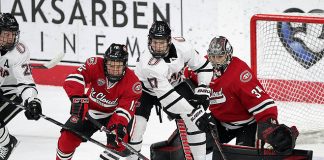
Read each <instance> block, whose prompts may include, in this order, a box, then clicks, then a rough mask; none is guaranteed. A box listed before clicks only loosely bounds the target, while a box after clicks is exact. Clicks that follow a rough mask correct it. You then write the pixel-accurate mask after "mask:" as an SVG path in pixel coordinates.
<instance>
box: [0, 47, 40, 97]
mask: <svg viewBox="0 0 324 160" xmlns="http://www.w3.org/2000/svg"><path fill="white" fill-rule="evenodd" d="M29 61H30V53H29V50H28V49H27V47H26V45H25V44H23V43H21V42H20V43H18V44H17V45H16V47H15V48H14V49H13V50H11V51H8V52H7V53H6V54H5V55H3V56H1V57H0V74H1V75H0V86H1V89H2V91H3V92H4V94H5V95H6V94H16V95H17V96H21V98H22V99H23V101H25V100H26V99H27V98H29V97H37V90H36V87H35V83H34V80H33V77H32V74H31V66H30V63H29Z"/></svg>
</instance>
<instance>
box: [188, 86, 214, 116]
mask: <svg viewBox="0 0 324 160" xmlns="http://www.w3.org/2000/svg"><path fill="white" fill-rule="evenodd" d="M210 93H211V89H210V88H208V87H207V86H206V85H199V86H198V87H197V88H195V93H194V97H193V98H192V99H190V100H189V103H190V104H191V105H192V106H193V107H195V108H197V107H198V106H199V105H202V106H203V107H204V109H205V110H206V109H207V108H208V107H209V98H210Z"/></svg>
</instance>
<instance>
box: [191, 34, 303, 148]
mask: <svg viewBox="0 0 324 160" xmlns="http://www.w3.org/2000/svg"><path fill="white" fill-rule="evenodd" d="M207 53H208V60H209V61H210V62H211V63H212V65H213V67H214V77H213V80H212V81H211V83H210V88H211V89H212V93H211V96H210V106H209V110H210V111H211V115H212V117H213V118H214V120H216V126H217V130H218V134H219V140H220V142H221V143H228V142H229V141H231V140H232V139H233V138H236V144H237V145H243V146H252V147H254V146H255V145H256V139H257V137H256V135H258V138H259V139H261V140H262V141H264V142H267V143H269V144H270V145H271V146H272V147H273V148H274V149H275V150H276V151H278V152H285V151H288V150H291V149H293V148H294V146H295V140H296V137H297V135H298V131H297V129H296V128H295V127H292V128H288V127H287V126H285V125H284V124H279V123H278V120H277V117H278V112H277V106H276V104H275V102H274V100H273V99H271V97H270V96H269V95H268V94H267V93H266V92H265V90H264V88H263V87H262V85H261V84H260V82H259V81H258V80H257V78H256V76H255V75H254V74H253V73H252V71H251V69H250V68H249V66H248V65H247V64H246V63H245V62H243V61H242V60H240V59H239V58H237V57H235V56H232V54H233V48H232V46H231V44H230V43H229V41H228V40H227V38H225V37H223V36H219V37H215V38H213V39H212V40H211V42H210V45H209V49H208V50H207ZM185 73H186V74H185V75H186V76H187V77H189V78H190V79H191V80H193V81H196V80H197V77H196V75H195V74H194V73H193V72H191V71H188V70H187V71H186V72H185ZM256 133H257V134H256Z"/></svg>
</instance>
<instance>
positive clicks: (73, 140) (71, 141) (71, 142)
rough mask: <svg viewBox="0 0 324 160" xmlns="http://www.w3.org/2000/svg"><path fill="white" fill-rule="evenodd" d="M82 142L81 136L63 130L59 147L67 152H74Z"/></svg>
mask: <svg viewBox="0 0 324 160" xmlns="http://www.w3.org/2000/svg"><path fill="white" fill-rule="evenodd" d="M80 143H81V138H80V137H78V136H77V135H75V134H74V133H71V132H69V131H62V132H61V136H60V138H59V140H58V149H59V151H61V152H62V153H65V154H69V153H73V152H74V150H75V149H76V148H77V147H78V146H79V145H80Z"/></svg>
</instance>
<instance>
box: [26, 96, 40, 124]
mask: <svg viewBox="0 0 324 160" xmlns="http://www.w3.org/2000/svg"><path fill="white" fill-rule="evenodd" d="M41 103H42V102H41V101H40V100H39V99H38V98H28V99H27V100H26V101H25V104H24V106H25V108H26V110H25V116H26V118H27V119H28V120H39V118H40V114H42V106H41Z"/></svg>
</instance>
